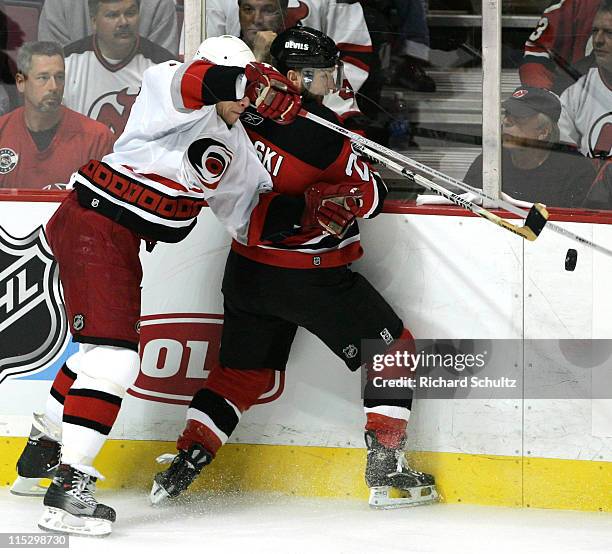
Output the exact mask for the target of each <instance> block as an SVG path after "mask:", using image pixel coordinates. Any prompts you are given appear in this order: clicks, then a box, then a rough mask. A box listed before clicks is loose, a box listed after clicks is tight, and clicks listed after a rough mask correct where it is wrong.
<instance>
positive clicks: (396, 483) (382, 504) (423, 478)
mask: <svg viewBox="0 0 612 554" xmlns="http://www.w3.org/2000/svg"><path fill="white" fill-rule="evenodd" d="M365 440H366V446H367V448H368V459H367V465H366V473H365V479H366V484H367V485H368V487H370V500H369V503H370V506H371V507H373V508H401V507H405V506H417V505H419V504H431V503H432V502H437V501H438V499H439V496H438V492H437V490H436V482H435V479H434V477H433V475H429V474H428V473H421V472H420V471H415V470H414V469H411V468H410V466H408V463H407V462H406V458H405V456H404V450H403V449H404V446H405V441H402V443H401V444H400V445H399V446H398V447H397V448H387V447H385V446H383V445H382V444H380V443H379V442H378V440H377V439H376V435H375V434H374V432H373V431H366V434H365Z"/></svg>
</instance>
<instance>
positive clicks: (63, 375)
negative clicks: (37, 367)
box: [45, 363, 77, 427]
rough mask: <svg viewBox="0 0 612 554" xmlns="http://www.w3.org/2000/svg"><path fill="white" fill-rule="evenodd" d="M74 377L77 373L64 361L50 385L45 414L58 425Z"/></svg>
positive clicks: (60, 421)
mask: <svg viewBox="0 0 612 554" xmlns="http://www.w3.org/2000/svg"><path fill="white" fill-rule="evenodd" d="M76 378H77V374H76V373H74V372H73V371H71V370H70V369H69V368H68V365H67V364H66V363H64V365H63V366H62V367H61V369H60V370H59V371H58V372H57V375H56V376H55V380H54V381H53V384H52V385H51V390H50V391H49V395H48V396H47V402H46V404H45V415H46V416H47V417H48V418H49V419H50V420H51V421H52V422H53V423H54V424H55V425H57V426H58V427H61V425H62V412H63V411H64V401H65V400H66V395H67V394H68V391H69V390H70V387H71V386H72V384H73V383H74V381H75V379H76Z"/></svg>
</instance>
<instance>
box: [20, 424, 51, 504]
mask: <svg viewBox="0 0 612 554" xmlns="http://www.w3.org/2000/svg"><path fill="white" fill-rule="evenodd" d="M61 448H62V447H61V444H60V442H59V429H58V428H57V427H55V426H53V425H52V424H51V423H50V422H49V421H48V420H47V418H45V416H44V415H43V414H34V422H33V423H32V430H31V431H30V436H29V438H28V442H27V444H26V446H25V448H24V449H23V452H22V453H21V456H19V460H17V479H16V480H15V482H14V483H13V485H12V487H11V492H12V493H13V494H16V495H18V496H44V495H45V493H46V492H47V487H46V486H42V485H41V484H40V480H41V479H53V476H54V475H55V471H56V469H57V467H58V466H59V463H60V453H61Z"/></svg>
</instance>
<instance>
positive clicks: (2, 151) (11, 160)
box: [0, 148, 19, 175]
mask: <svg viewBox="0 0 612 554" xmlns="http://www.w3.org/2000/svg"><path fill="white" fill-rule="evenodd" d="M18 162H19V155H18V154H17V152H15V151H14V150H12V149H11V148H0V175H6V174H7V173H10V172H11V171H13V169H15V168H16V167H17V163H18Z"/></svg>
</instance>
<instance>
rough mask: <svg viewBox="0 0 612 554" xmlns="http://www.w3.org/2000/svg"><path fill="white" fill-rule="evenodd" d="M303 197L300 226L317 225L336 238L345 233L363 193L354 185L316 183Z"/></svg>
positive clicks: (358, 206)
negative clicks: (304, 204) (303, 206)
mask: <svg viewBox="0 0 612 554" xmlns="http://www.w3.org/2000/svg"><path fill="white" fill-rule="evenodd" d="M304 197H305V199H306V208H305V209H304V215H303V217H302V226H303V227H310V226H313V225H319V226H320V227H322V228H323V229H324V230H325V231H327V232H328V233H329V234H330V235H333V236H335V237H338V238H343V237H344V235H346V232H347V231H348V230H349V227H350V226H351V225H352V224H353V221H354V220H355V217H356V216H357V214H358V213H359V209H360V208H361V207H362V205H363V201H362V198H363V193H362V192H361V191H360V190H359V188H358V187H356V186H354V185H346V184H343V185H329V184H327V183H316V184H314V185H312V186H311V187H310V188H308V189H307V190H306V192H305V193H304Z"/></svg>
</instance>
